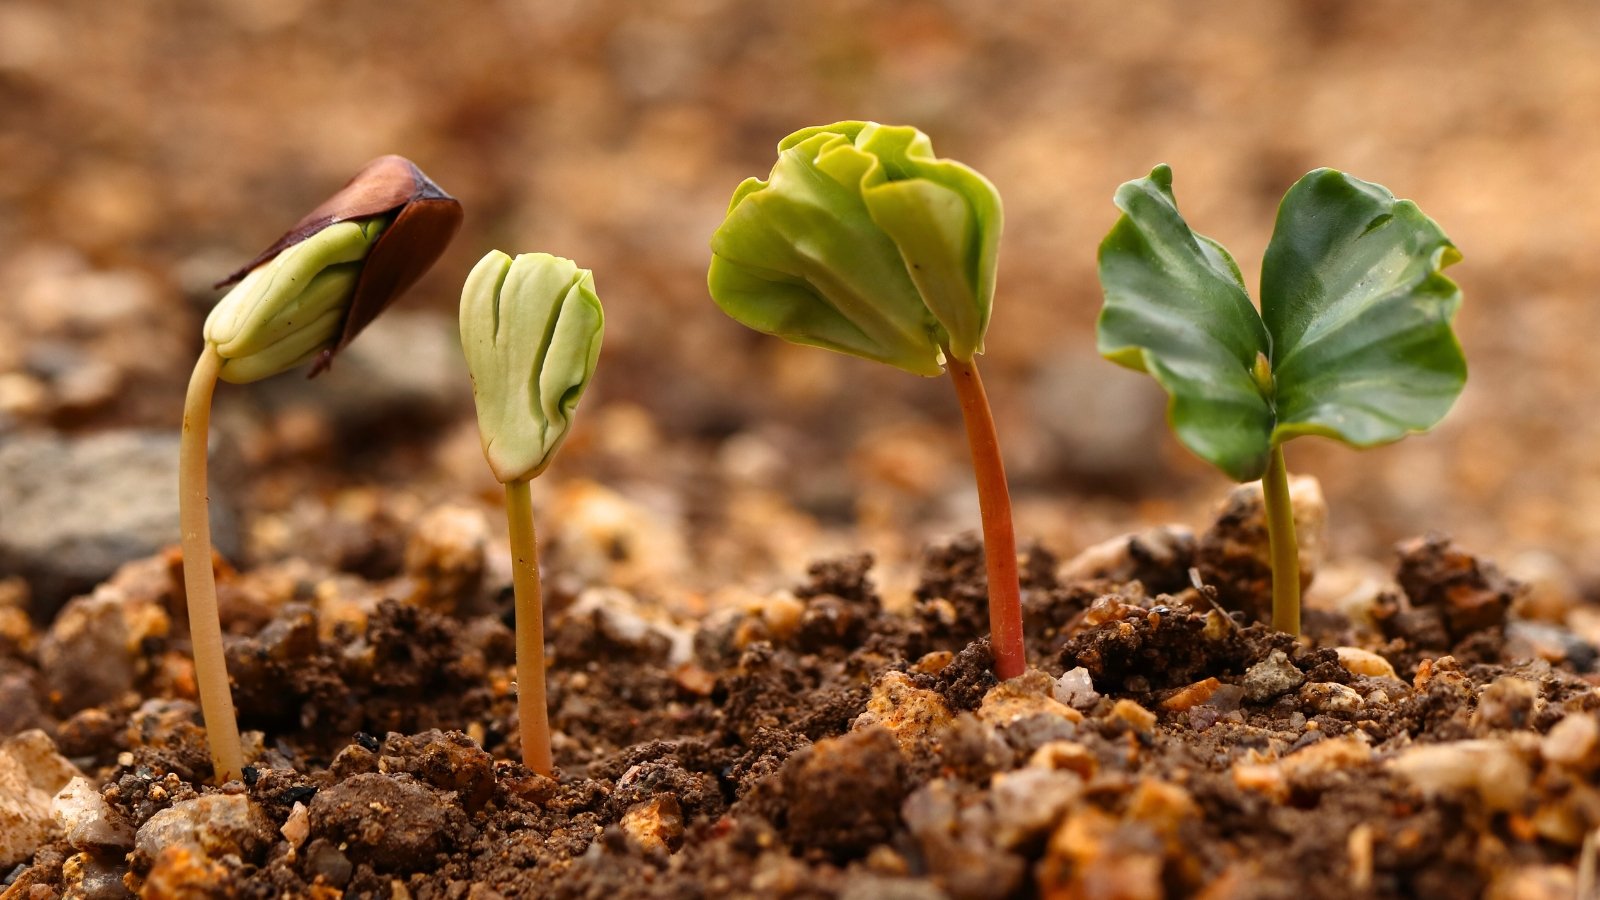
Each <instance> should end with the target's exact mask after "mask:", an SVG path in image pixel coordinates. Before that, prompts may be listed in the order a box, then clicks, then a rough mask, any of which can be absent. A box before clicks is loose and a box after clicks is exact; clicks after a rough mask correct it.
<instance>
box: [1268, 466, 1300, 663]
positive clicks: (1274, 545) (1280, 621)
mask: <svg viewBox="0 0 1600 900" xmlns="http://www.w3.org/2000/svg"><path fill="white" fill-rule="evenodd" d="M1261 499H1262V502H1263V504H1264V505H1265V507H1266V512H1267V541H1268V545H1269V547H1270V550H1269V552H1270V554H1271V556H1272V627H1273V628H1276V629H1277V630H1279V631H1284V632H1288V633H1289V634H1292V635H1295V636H1296V637H1298V636H1299V635H1300V546H1299V544H1297V543H1296V542H1295V536H1294V504H1293V503H1292V502H1291V501H1290V500H1289V470H1288V467H1286V466H1285V465H1284V462H1283V445H1282V444H1278V445H1276V446H1274V447H1273V448H1272V457H1271V458H1270V459H1269V460H1268V462H1267V474H1266V475H1265V476H1263V477H1262V479H1261Z"/></svg>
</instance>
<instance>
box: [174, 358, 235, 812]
mask: <svg viewBox="0 0 1600 900" xmlns="http://www.w3.org/2000/svg"><path fill="white" fill-rule="evenodd" d="M221 369H222V357H221V356H220V355H218V354H217V348H216V347H214V346H212V345H211V344H206V349H205V351H204V352H203V353H201V354H200V359H199V361H198V362H196V363H195V366H194V375H192V376H190V378H189V392H188V394H187V396H185V397H184V401H183V437H182V439H181V441H180V443H179V451H178V521H179V524H180V525H181V527H182V530H183V591H184V595H185V596H186V598H187V600H188V605H189V643H190V645H191V646H192V648H193V652H194V677H195V682H196V684H197V686H198V688H199V691H200V713H201V715H203V716H204V717H205V723H206V741H207V743H209V744H210V745H211V762H212V765H213V767H215V769H216V778H217V783H218V784H224V783H226V782H228V781H232V780H233V779H236V778H239V777H241V776H242V775H243V774H244V752H243V750H241V749H240V746H239V722H238V720H237V719H236V718H235V717H234V712H233V694H232V692H231V691H230V689H229V687H228V665H227V661H226V659H225V657H224V656H223V652H222V619H221V617H220V615H219V614H218V613H217V577H216V573H215V572H214V571H213V570H212V568H211V510H210V508H209V506H208V504H209V502H210V501H209V499H208V498H207V496H206V444H207V438H208V436H209V434H210V431H211V394H212V392H213V391H214V390H215V389H216V386H217V373H218V372H219V371H220V370H221Z"/></svg>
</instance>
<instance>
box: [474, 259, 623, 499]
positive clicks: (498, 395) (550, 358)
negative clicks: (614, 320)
mask: <svg viewBox="0 0 1600 900" xmlns="http://www.w3.org/2000/svg"><path fill="white" fill-rule="evenodd" d="M604 329H605V315H604V313H603V312H602V310H601V308H600V298H599V297H598V296H596V295H595V291H594V275H593V274H592V273H590V271H589V270H588V269H580V268H578V267H577V265H575V264H574V263H573V262H572V261H571V260H569V259H562V258H561V257H558V256H551V255H550V254H548V253H524V254H521V255H519V256H518V257H517V258H516V259H514V260H513V259H512V258H511V257H510V256H508V255H506V254H504V253H501V252H500V251H499V250H491V251H490V252H489V254H488V255H487V256H485V257H484V258H483V259H482V260H480V261H479V262H478V264H477V266H475V267H474V268H473V270H472V273H471V274H470V275H468V276H467V281H466V285H465V286H464V287H463V288H462V291H461V347H462V350H463V351H464V352H465V353H466V357H467V369H468V371H469V372H471V374H472V394H473V398H474V399H475V400H476V401H477V407H478V430H479V432H480V434H481V436H482V439H483V455H484V456H485V457H486V458H487V459H488V460H489V467H490V468H491V469H493V470H494V474H495V477H496V478H498V479H499V480H500V481H502V482H507V483H509V482H512V481H519V480H525V479H529V478H532V477H534V476H536V475H538V474H539V473H540V472H543V471H544V470H545V467H546V466H548V465H549V464H550V459H551V457H553V456H554V455H555V452H556V450H557V449H558V448H560V446H561V442H562V441H563V440H565V439H566V436H567V430H568V429H569V428H570V427H571V424H572V413H573V410H574V409H575V408H576V407H577V405H578V400H579V398H581V397H582V396H583V392H584V389H585V388H587V387H588V385H589V379H590V378H591V377H592V376H593V375H594V369H595V364H596V363H597V362H598V361H599V358H600V340H601V336H602V333H603V332H604Z"/></svg>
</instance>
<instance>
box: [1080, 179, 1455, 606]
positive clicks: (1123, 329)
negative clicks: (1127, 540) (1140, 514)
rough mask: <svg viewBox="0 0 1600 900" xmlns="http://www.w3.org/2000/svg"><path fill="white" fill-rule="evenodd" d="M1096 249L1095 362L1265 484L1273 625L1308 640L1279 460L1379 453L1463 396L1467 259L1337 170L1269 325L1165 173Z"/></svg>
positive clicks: (1271, 273) (1304, 231) (1142, 190)
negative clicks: (1297, 444)
mask: <svg viewBox="0 0 1600 900" xmlns="http://www.w3.org/2000/svg"><path fill="white" fill-rule="evenodd" d="M1116 204H1117V207H1118V208H1119V209H1121V210H1122V213H1123V215H1122V217H1121V218H1120V219H1118V220H1117V224H1116V225H1115V226H1114V227H1113V228H1112V229H1111V233H1110V234H1108V235H1107V236H1106V238H1105V240H1104V241H1103V242H1102V243H1101V244H1100V284H1101V287H1102V289H1103V290H1104V292H1105V307H1104V309H1102V310H1101V313H1100V321H1099V348H1100V353H1101V354H1102V355H1104V356H1105V357H1106V358H1107V359H1109V360H1111V361H1112V362H1115V363H1118V364H1120V365H1123V366H1127V367H1128V368H1131V369H1137V370H1139V371H1142V372H1148V373H1149V374H1150V375H1151V376H1152V377H1154V378H1155V379H1156V381H1157V382H1158V383H1159V384H1160V385H1161V386H1162V387H1163V388H1165V389H1166V391H1167V393H1168V394H1169V395H1170V402H1169V404H1168V408H1167V411H1168V419H1169V420H1170V422H1171V424H1172V429H1173V431H1174V432H1175V433H1176V434H1177V436H1178V439H1179V440H1180V441H1182V442H1183V444H1184V445H1185V446H1187V447H1188V448H1189V449H1190V450H1192V451H1193V452H1194V453H1195V454H1196V455H1198V456H1199V457H1200V458H1202V459H1204V460H1206V461H1207V462H1209V463H1211V464H1212V465H1214V466H1216V467H1217V468H1219V469H1221V470H1222V471H1223V472H1225V473H1227V474H1228V475H1229V476H1230V477H1232V478H1233V479H1235V480H1236V481H1241V482H1243V481H1253V480H1255V479H1258V478H1259V479H1261V480H1262V485H1261V486H1262V496H1263V500H1264V502H1265V508H1266V520H1267V535H1268V541H1269V544H1270V553H1271V561H1272V625H1273V627H1274V628H1277V629H1279V630H1280V631H1286V632H1289V633H1290V634H1299V633H1300V574H1299V551H1298V547H1297V546H1296V543H1295V535H1294V514H1293V509H1292V507H1291V505H1290V502H1289V487H1288V475H1287V472H1286V469H1285V466H1284V459H1283V444H1284V442H1286V441H1288V440H1289V439H1290V438H1294V437H1299V436H1300V435H1303V434H1319V435H1323V436H1325V437H1330V438H1333V439H1335V440H1338V441H1342V442H1343V443H1345V444H1348V445H1349V446H1352V447H1356V448H1358V449H1360V448H1366V447H1374V446H1377V445H1380V444H1387V443H1391V442H1393V441H1397V440H1399V439H1401V438H1403V437H1405V436H1406V435H1408V434H1412V433H1415V432H1421V431H1426V430H1428V429H1429V428H1432V427H1433V426H1434V425H1436V424H1437V423H1438V422H1439V420H1440V419H1441V418H1443V417H1444V414H1445V413H1446V412H1447V411H1449V409H1450V406H1451V404H1452V403H1454V402H1455V399H1456V396H1457V395H1458V394H1460V393H1461V389H1462V387H1463V386H1464V385H1465V384H1466V380H1467V364H1466V359H1465V358H1464V357H1463V356H1462V353H1461V345H1460V344H1459V343H1457V341H1456V337H1455V334H1454V332H1452V331H1451V320H1452V319H1453V318H1454V317H1455V313H1456V310H1457V309H1458V308H1459V307H1460V305H1461V292H1460V290H1459V289H1458V288H1457V287H1456V285H1455V283H1454V282H1452V281H1451V280H1450V279H1449V278H1447V277H1446V276H1445V275H1443V274H1442V270H1443V269H1444V268H1445V267H1447V266H1450V265H1452V264H1454V263H1456V262H1458V261H1460V259H1461V254H1460V253H1459V252H1457V250H1456V248H1455V245H1453V244H1452V243H1451V242H1450V239H1449V238H1447V237H1446V236H1445V234H1444V232H1443V231H1441V230H1440V229H1439V226H1438V225H1436V224H1434V222H1433V220H1431V219H1429V218H1428V217H1427V216H1425V215H1423V214H1422V211H1421V210H1419V209H1418V208H1417V206H1416V204H1414V203H1412V202H1411V201H1409V200H1396V199H1395V197H1394V195H1393V194H1391V193H1389V191H1388V190H1387V189H1385V188H1383V187H1382V186H1380V185H1376V184H1372V183H1369V182H1365V181H1361V180H1359V179H1356V178H1352V177H1350V176H1349V175H1345V174H1344V173H1342V172H1336V171H1334V170H1332V169H1317V170H1315V171H1313V172H1310V173H1309V174H1307V175H1306V176H1305V177H1303V178H1301V179H1300V180H1299V181H1297V182H1295V184H1294V186H1293V187H1291V188H1289V192H1288V193H1287V194H1285V195H1284V198H1283V202H1282V204H1281V205H1280V206H1279V207H1278V219H1277V223H1276V225H1275V226H1274V228H1273V232H1272V239H1271V241H1270V242H1269V243H1268V245H1267V252H1266V256H1265V258H1264V259H1263V261H1262V265H1261V310H1260V312H1259V313H1258V312H1257V311H1256V308H1255V306H1254V305H1253V304H1252V303H1251V301H1250V296H1249V294H1248V293H1247V292H1246V291H1245V287H1244V282H1243V279H1242V277H1241V276H1240V274H1239V267H1238V266H1237V265H1236V264H1235V263H1234V261H1233V258H1232V257H1230V256H1229V255H1228V251H1227V250H1225V249H1223V247H1222V245H1221V244H1219V243H1217V242H1216V241H1213V240H1211V239H1210V238H1207V237H1204V236H1202V235H1199V234H1196V233H1195V232H1193V231H1191V230H1190V229H1189V226H1188V224H1186V223H1185V222H1184V220H1183V218H1182V216H1180V215H1179V214H1178V207H1177V201H1176V200H1175V199H1174V198H1173V194H1172V170H1171V169H1169V168H1168V167H1166V166H1157V167H1156V168H1155V170H1154V171H1152V172H1151V173H1150V177H1148V178H1140V179H1138V180H1136V181H1130V182H1128V183H1127V184H1124V185H1122V186H1121V187H1120V188H1118V189H1117V195H1116Z"/></svg>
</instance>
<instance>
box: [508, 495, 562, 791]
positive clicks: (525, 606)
mask: <svg viewBox="0 0 1600 900" xmlns="http://www.w3.org/2000/svg"><path fill="white" fill-rule="evenodd" d="M528 483H529V482H528V479H520V480H517V481H508V482H506V523H507V525H509V526H510V531H511V583H512V586H513V588H514V590H515V595H516V598H515V599H516V612H517V718H518V720H519V721H520V723H521V728H520V732H521V734H522V762H523V763H524V764H525V765H526V766H527V767H528V768H530V769H532V770H533V771H535V772H538V773H539V774H540V775H550V774H552V773H553V771H554V769H555V761H554V759H553V757H552V754H551V752H550V710H549V707H548V705H547V701H546V699H545V690H544V601H543V598H542V597H541V594H540V589H539V543H538V540H537V538H536V537H535V536H534V533H533V497H532V494H531V492H530V491H529V490H528Z"/></svg>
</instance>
